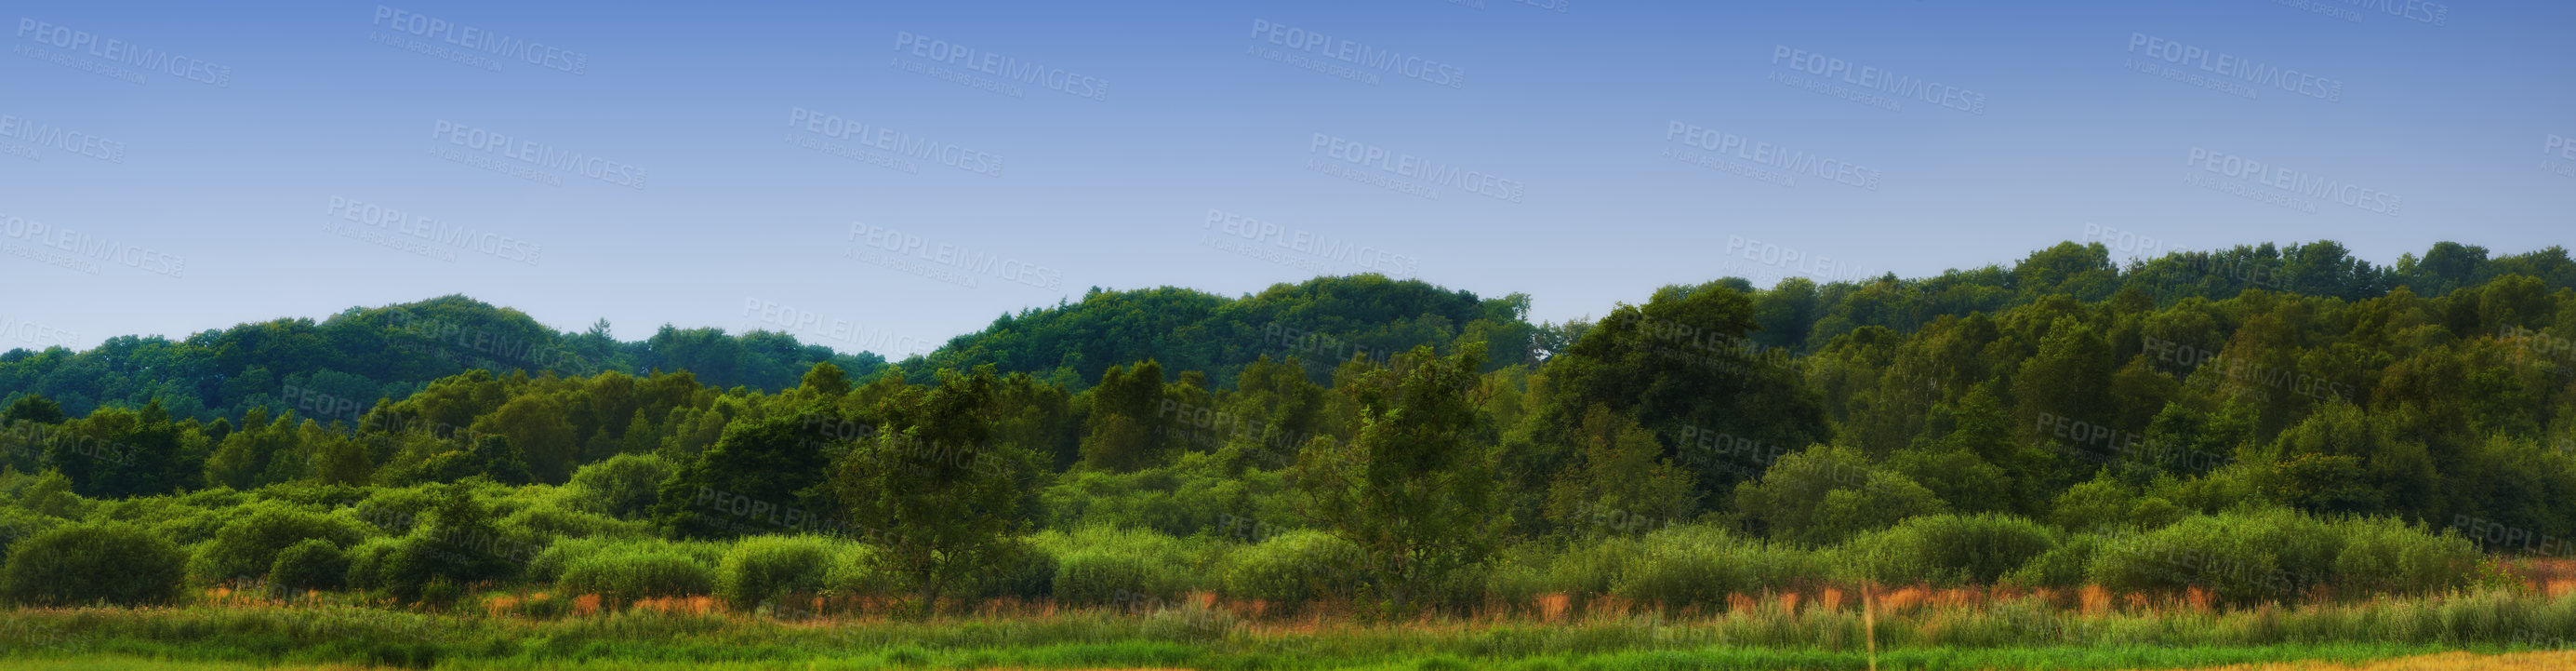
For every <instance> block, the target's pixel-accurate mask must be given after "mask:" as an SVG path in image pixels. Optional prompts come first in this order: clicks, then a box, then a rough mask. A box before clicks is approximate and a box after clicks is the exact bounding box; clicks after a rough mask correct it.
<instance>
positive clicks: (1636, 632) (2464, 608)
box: [0, 594, 2576, 671]
mask: <svg viewBox="0 0 2576 671" xmlns="http://www.w3.org/2000/svg"><path fill="white" fill-rule="evenodd" d="M2027 605H2028V604H2020V605H2015V604H2006V605H2000V606H1995V607H1991V608H1984V609H1976V610H1950V611H1927V612H1922V613H1917V614H1913V615H1908V616H1902V617H1888V618H1882V619H1881V620H1880V621H1879V622H1878V628H1877V631H1878V641H1879V644H1878V645H1879V652H1880V656H1879V662H1880V664H1879V666H1880V668H1884V669H1974V668H2028V669H2119V668H2158V667H2199V666H2211V665H2221V664H2236V663H2247V662H2261V661H2288V660H2315V659H2325V660H2336V661H2347V662H2349V661H2363V660H2369V659H2380V658H2388V657H2398V656H2408V655H2416V654H2426V653H2432V652H2440V651H2445V650H2460V649H2468V650H2479V651H2490V652H2492V651H2503V650H2508V649H2513V648H2514V646H2515V645H2516V644H2517V643H2518V642H2522V641H2529V640H2547V639H2548V637H2547V635H2548V634H2551V633H2554V632H2565V631H2571V630H2576V597H2558V598H2551V597H2542V596H2536V595H2509V594H2485V595H2472V596H2454V597H2450V598H2446V599H2425V600H2404V601H2399V600H2390V601H2380V602H2372V603H2364V604H2354V605H2325V606H2316V607H2308V608H2295V609H2256V610H2242V611H2231V612H2226V613H2219V614H2197V615H2194V614H2178V613H2177V614H2158V613H2116V614H2108V615H2100V616H2076V615H2070V614H2066V613H2053V614H2052V612H2050V611H2043V610H2030V609H2028V608H2026V607H2025V606H2027ZM2052 618H2053V619H2052ZM1860 629H1861V625H1860V622H1859V618H1858V616H1857V615H1856V614H1855V613H1851V612H1849V611H1842V612H1825V611H1814V610H1809V611H1804V612H1801V613H1798V614H1795V615H1791V614H1786V613H1782V612H1780V611H1779V610H1777V608H1776V607H1763V608H1756V609H1752V610H1749V611H1745V612H1738V613H1731V614H1727V615H1724V616H1718V617H1711V618H1700V619H1692V620H1665V619H1661V618H1657V617H1654V616H1644V617H1633V618H1625V619H1619V618H1609V617H1602V618H1597V619H1585V620H1580V621H1576V622H1570V623H1561V624H1540V623H1535V622H1511V621H1503V622H1492V621H1464V620H1445V621H1431V622H1421V623H1407V624H1384V625H1366V624H1357V623H1343V624H1328V625H1324V626H1322V627H1321V628H1311V627H1307V628H1301V627H1294V626H1290V625H1288V624H1286V623H1275V622H1273V623H1258V622H1244V621H1240V620H1236V619H1234V618H1232V617H1231V616H1230V615H1227V614H1224V613H1221V612H1214V611H1196V610H1187V609H1183V610H1165V611H1159V612H1153V613H1147V614H1144V615H1141V616H1137V615H1120V614H1114V613H1111V612H1106V611H1076V612H1070V613H1064V614H1058V615H1053V616H1044V617H1040V616H1027V617H1017V618H1010V619H990V618H975V617H949V618H940V619H937V620H931V621H884V620H867V621H845V622H839V623H835V624H830V625H824V624H817V623H800V622H780V621H775V620H771V619H766V618H760V617H752V616H745V615H740V614H730V613H710V614H703V615H687V614H665V613H658V612H652V611H645V610H630V611H625V612H620V613H615V614H609V615H599V616H590V617H559V618H525V617H493V616H487V615H481V614H474V613H459V614H446V615H432V614H424V613H418V612H408V611H398V610H387V609H381V608H371V607H365V606H360V605H353V604H346V603H342V604H329V605H300V606H261V605H243V606H210V605H198V606H188V607H175V608H146V609H115V608H79V609H20V610H0V667H7V668H28V665H27V664H24V663H22V662H33V661H38V660H46V661H47V663H48V664H52V663H56V662H61V663H67V664H94V666H63V667H60V668H153V667H150V666H144V665H141V664H140V662H138V661H137V660H158V661H160V662H166V663H168V665H166V666H165V667H163V668H217V669H221V668H241V667H242V665H325V664H347V665H363V666H383V667H405V668H430V667H435V668H443V669H522V668H525V669H535V668H599V669H624V668H639V669H655V668H672V669H678V668H684V667H685V668H691V669H791V668H792V669H804V668H827V669H828V668H853V669H866V668H988V667H1021V668H1051V669H1079V668H1104V667H1107V668H1133V667H1182V668H1205V669H1247V670H1248V669H1370V668H1382V669H1414V668H1424V669H1438V668H1473V669H1487V668H1503V669H1514V668H1525V669H1529V670H1530V671H1544V670H1547V669H1584V670H1590V669H1599V670H1605V671H1606V670H1618V669H1641V670H1642V669H1731V670H1746V669H1778V668H1801V669H1860V668H1866V667H1867V665H1868V658H1867V655H1866V653H1865V652H1864V648H1863V644H1862V641H1861V637H1860ZM126 662H135V663H126Z"/></svg>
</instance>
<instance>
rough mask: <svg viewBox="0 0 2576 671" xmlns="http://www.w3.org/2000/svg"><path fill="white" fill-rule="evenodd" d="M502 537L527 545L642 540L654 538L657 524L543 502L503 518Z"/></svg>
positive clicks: (501, 524)
mask: <svg viewBox="0 0 2576 671" xmlns="http://www.w3.org/2000/svg"><path fill="white" fill-rule="evenodd" d="M500 528H501V533H502V535H505V536H508V537H510V538H513V539H521V540H525V541H527V542H535V541H537V540H540V539H565V538H592V537H600V536H605V537H610V538H642V537H645V536H647V535H650V534H651V533H652V531H653V525H652V524H651V523H648V522H634V521H627V520H620V519H616V518H613V517H608V516H605V515H601V514H598V513H593V512H587V511H582V510H574V509H569V508H565V507H562V506H558V505H555V504H553V503H542V504H538V505H532V506H528V507H526V508H521V509H519V510H518V511H517V512H513V513H510V514H509V515H508V516H506V517H503V518H501V523H500Z"/></svg>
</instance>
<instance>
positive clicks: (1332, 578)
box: [1223, 530, 1361, 607]
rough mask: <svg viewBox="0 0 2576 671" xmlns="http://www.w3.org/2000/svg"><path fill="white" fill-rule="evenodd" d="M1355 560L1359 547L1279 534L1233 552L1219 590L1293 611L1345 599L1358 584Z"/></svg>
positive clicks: (1303, 533)
mask: <svg viewBox="0 0 2576 671" xmlns="http://www.w3.org/2000/svg"><path fill="white" fill-rule="evenodd" d="M1358 557H1359V548H1357V547H1354V546H1352V545H1351V544H1350V543H1348V542H1345V541H1342V540H1341V539H1337V538H1334V537H1332V536H1330V535H1326V534H1325V533H1323V532H1320V531H1312V530H1298V531H1292V532H1288V533H1284V534H1280V535H1278V536H1273V537H1271V538H1269V539H1268V540H1264V541H1262V542H1261V544H1259V545H1254V546H1252V547H1249V548H1245V549H1243V550H1240V551H1238V552H1236V553H1234V556H1233V560H1234V561H1233V564H1234V566H1233V567H1232V568H1231V569H1230V570H1228V571H1227V572H1226V573H1225V576H1224V586H1223V592H1224V593H1225V595H1226V596H1228V597H1232V598H1237V599H1261V600H1264V601H1269V602H1270V603H1272V604H1276V605H1280V606H1291V607H1293V606H1297V605H1301V604H1304V603H1307V602H1309V601H1313V600H1316V599H1321V598H1331V597H1336V596H1343V595H1347V594H1348V593H1349V592H1350V589H1351V588H1352V587H1353V586H1355V585H1358V584H1359V582H1360V580H1361V576H1360V574H1359V572H1358V571H1357V570H1355V569H1356V567H1355V566H1354V562H1353V560H1354V559H1356V558H1358Z"/></svg>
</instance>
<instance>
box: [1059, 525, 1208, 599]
mask: <svg viewBox="0 0 2576 671" xmlns="http://www.w3.org/2000/svg"><path fill="white" fill-rule="evenodd" d="M1040 544H1041V546H1042V547H1049V549H1059V554H1057V556H1056V573H1055V583H1054V588H1055V599H1056V601H1057V602H1058V603H1062V604H1066V605H1078V606H1101V605H1112V604H1126V603H1134V602H1137V601H1151V600H1155V599H1161V600H1166V601H1169V600H1173V599H1177V598H1179V597H1180V595H1181V594H1182V593H1183V592H1187V591H1189V590H1190V589H1192V588H1194V587H1197V585H1194V584H1192V583H1191V581H1190V580H1189V577H1188V576H1189V575H1191V574H1193V573H1194V571H1193V569H1195V568H1197V567H1198V565H1199V564H1200V563H1201V561H1200V560H1201V558H1200V556H1199V555H1200V553H1199V552H1197V551H1195V549H1194V548H1191V547H1189V545H1188V544H1187V543H1184V542H1182V541H1181V540H1180V539H1176V538H1172V537H1170V536H1165V535H1163V534H1159V533H1155V532H1151V531H1142V530H1129V531H1117V530H1109V529H1084V530H1081V531H1077V532H1074V533H1073V534H1070V535H1056V534H1049V535H1044V536H1041V539H1040Z"/></svg>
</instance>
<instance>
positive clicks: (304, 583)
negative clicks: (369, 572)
mask: <svg viewBox="0 0 2576 671" xmlns="http://www.w3.org/2000/svg"><path fill="white" fill-rule="evenodd" d="M348 581H349V557H348V555H346V554H343V553H342V552H340V546H337V545H332V544H331V541H327V540H323V539H320V538H313V539H307V540H305V541H304V542H302V543H296V544H295V545H293V546H291V547H288V548H286V550H285V551H283V552H279V553H277V563H275V564H272V565H270V566H269V568H268V584H269V587H270V588H271V589H276V590H284V591H288V592H295V591H303V590H336V589H340V588H341V587H343V586H346V585H347V584H348Z"/></svg>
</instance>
